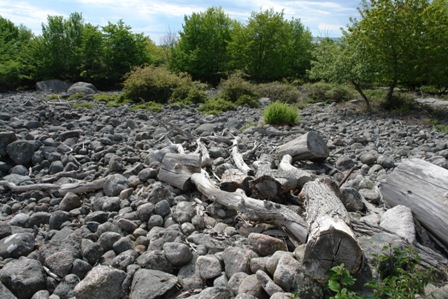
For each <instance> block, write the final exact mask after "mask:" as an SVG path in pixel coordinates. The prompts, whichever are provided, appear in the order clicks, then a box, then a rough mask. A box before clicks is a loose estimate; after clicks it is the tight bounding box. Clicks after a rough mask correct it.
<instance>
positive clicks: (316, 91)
mask: <svg viewBox="0 0 448 299" xmlns="http://www.w3.org/2000/svg"><path fill="white" fill-rule="evenodd" d="M301 90H302V92H303V93H304V94H305V97H308V98H309V99H311V100H312V101H316V102H317V101H324V102H337V103H338V102H345V101H349V100H351V99H353V98H355V97H356V91H355V90H354V89H353V88H350V87H348V86H346V85H341V84H335V83H326V82H317V83H307V84H304V85H303V86H302V89H301Z"/></svg>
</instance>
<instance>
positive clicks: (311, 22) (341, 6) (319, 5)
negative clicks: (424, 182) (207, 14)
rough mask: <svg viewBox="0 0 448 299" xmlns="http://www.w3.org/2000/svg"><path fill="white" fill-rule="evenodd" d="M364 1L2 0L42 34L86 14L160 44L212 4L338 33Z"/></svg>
mask: <svg viewBox="0 0 448 299" xmlns="http://www.w3.org/2000/svg"><path fill="white" fill-rule="evenodd" d="M359 2H360V1H359V0H326V1H320V0H316V1H312V0H305V1H300V0H296V1H294V0H289V1H288V0H287V1H281V0H267V1H265V0H239V1H230V0H227V1H204V0H190V1H183V0H174V1H167V0H165V1H159V0H152V1H151V0H54V1H50V0H34V1H32V0H29V1H27V0H0V15H1V16H2V17H4V18H6V19H9V20H11V21H12V22H13V23H14V24H16V25H19V24H23V25H25V26H26V27H28V28H29V29H31V30H32V31H33V32H34V33H35V34H36V35H40V34H41V24H42V23H46V20H47V16H48V15H51V16H56V15H59V16H64V17H68V16H69V15H70V13H72V12H80V13H82V15H83V17H84V20H85V22H86V23H87V22H88V23H91V24H93V25H100V26H103V25H107V22H108V21H110V22H112V23H116V22H117V21H118V20H120V19H122V20H123V21H124V23H125V24H126V25H130V26H131V27H132V30H133V31H134V32H136V33H140V32H143V33H145V35H148V36H149V37H150V38H151V39H152V40H153V41H154V42H156V43H157V44H158V43H160V42H161V40H162V38H163V36H166V35H167V33H168V32H172V33H177V32H178V31H181V30H182V24H183V22H184V16H185V15H191V14H192V13H193V12H201V11H205V10H206V9H207V8H209V7H211V6H218V7H222V8H223V10H224V11H225V12H226V13H227V14H228V15H229V16H230V17H231V18H233V19H236V20H238V21H241V22H243V23H244V22H245V21H247V19H248V18H249V17H250V14H251V13H252V12H259V11H260V10H266V9H270V8H273V9H274V10H275V11H282V10H283V11H284V13H285V17H286V18H287V19H291V18H296V19H300V20H301V21H302V23H303V24H304V25H305V26H306V27H308V28H309V29H310V30H311V32H312V33H313V36H321V37H337V36H340V35H341V31H340V28H341V27H345V26H346V25H347V24H349V18H350V17H358V13H357V10H356V7H357V6H359Z"/></svg>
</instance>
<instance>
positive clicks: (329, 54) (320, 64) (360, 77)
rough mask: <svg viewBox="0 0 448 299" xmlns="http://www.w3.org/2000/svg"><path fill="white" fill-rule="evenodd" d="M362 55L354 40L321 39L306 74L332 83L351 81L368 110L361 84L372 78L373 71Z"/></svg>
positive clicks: (368, 102)
mask: <svg viewBox="0 0 448 299" xmlns="http://www.w3.org/2000/svg"><path fill="white" fill-rule="evenodd" d="M362 55H363V52H362V51H361V49H360V47H359V44H357V43H356V41H355V40H348V39H347V38H343V39H342V40H341V41H340V42H335V41H334V40H331V39H328V38H326V39H322V40H321V41H320V42H319V45H318V46H317V47H316V48H315V50H314V51H313V58H314V59H313V61H312V62H311V65H312V68H311V70H310V71H309V73H308V76H309V77H310V78H311V79H321V80H325V81H329V82H334V83H351V84H352V85H353V86H354V87H355V89H356V91H358V93H359V94H360V95H361V97H362V98H363V99H364V101H365V103H366V105H367V109H368V110H370V101H369V98H368V97H367V96H366V94H365V93H364V92H363V88H362V86H363V83H364V82H369V81H370V80H371V79H372V76H373V73H374V72H373V67H371V66H370V65H369V64H368V61H367V60H365V59H363V57H362Z"/></svg>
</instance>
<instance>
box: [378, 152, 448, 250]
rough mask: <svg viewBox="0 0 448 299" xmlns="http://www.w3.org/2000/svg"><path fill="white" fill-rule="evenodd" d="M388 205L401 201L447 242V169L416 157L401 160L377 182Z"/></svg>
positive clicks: (423, 223) (431, 230)
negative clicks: (389, 172)
mask: <svg viewBox="0 0 448 299" xmlns="http://www.w3.org/2000/svg"><path fill="white" fill-rule="evenodd" d="M379 191H380V193H381V196H382V199H383V201H384V202H386V203H387V204H388V205H390V206H392V207H394V206H396V205H404V206H406V207H408V208H410V209H411V211H412V213H413V214H414V217H415V218H417V219H418V220H419V221H420V223H421V224H422V225H423V226H424V227H425V228H426V229H427V230H428V231H429V232H431V234H433V235H434V236H436V237H437V238H438V239H439V240H440V241H441V242H442V243H443V244H444V245H445V246H448V170H447V169H445V168H442V167H439V166H437V165H434V164H432V163H430V162H427V161H424V160H422V159H418V158H411V159H407V160H404V161H403V162H402V163H401V164H400V165H398V166H397V167H396V168H395V169H394V171H393V172H392V173H391V174H390V175H389V176H388V177H387V178H386V180H385V181H384V182H382V183H381V184H380V185H379Z"/></svg>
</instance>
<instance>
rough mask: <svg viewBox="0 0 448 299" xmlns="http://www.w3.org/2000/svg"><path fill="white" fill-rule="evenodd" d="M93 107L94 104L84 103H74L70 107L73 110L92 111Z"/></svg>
mask: <svg viewBox="0 0 448 299" xmlns="http://www.w3.org/2000/svg"><path fill="white" fill-rule="evenodd" d="M94 106H95V104H94V103H86V102H80V103H74V104H73V105H72V107H73V108H75V109H79V108H86V109H92V108H93V107H94Z"/></svg>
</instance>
